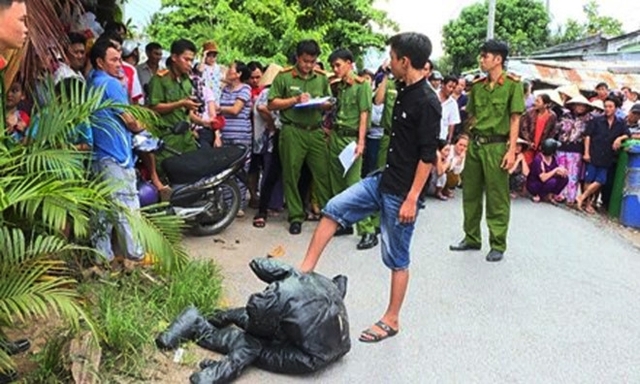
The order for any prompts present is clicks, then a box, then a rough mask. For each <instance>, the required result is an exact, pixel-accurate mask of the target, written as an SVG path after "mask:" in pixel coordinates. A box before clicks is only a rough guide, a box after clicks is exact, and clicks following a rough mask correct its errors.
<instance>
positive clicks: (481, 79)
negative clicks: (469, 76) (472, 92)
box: [471, 76, 487, 84]
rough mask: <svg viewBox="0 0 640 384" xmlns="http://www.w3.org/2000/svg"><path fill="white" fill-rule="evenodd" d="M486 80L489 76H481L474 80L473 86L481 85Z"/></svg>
mask: <svg viewBox="0 0 640 384" xmlns="http://www.w3.org/2000/svg"><path fill="white" fill-rule="evenodd" d="M485 80H487V76H480V77H478V78H477V79H475V80H473V81H472V82H471V84H476V83H479V82H482V81H485Z"/></svg>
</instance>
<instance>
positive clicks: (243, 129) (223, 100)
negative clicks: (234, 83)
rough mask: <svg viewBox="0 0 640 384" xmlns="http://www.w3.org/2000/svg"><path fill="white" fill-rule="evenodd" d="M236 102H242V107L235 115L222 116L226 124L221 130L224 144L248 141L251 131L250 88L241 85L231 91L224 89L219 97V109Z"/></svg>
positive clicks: (227, 88)
mask: <svg viewBox="0 0 640 384" xmlns="http://www.w3.org/2000/svg"><path fill="white" fill-rule="evenodd" d="M236 100H242V101H244V105H243V106H242V109H241V110H240V113H238V114H237V115H230V114H223V116H224V117H225V119H226V124H225V126H224V128H223V129H222V132H221V133H222V140H223V141H225V142H228V141H235V140H242V141H244V140H249V142H251V137H252V134H253V132H252V131H253V130H252V128H251V87H250V86H249V85H248V84H242V86H240V87H239V88H238V89H236V90H232V89H230V87H225V88H224V89H223V90H222V95H221V97H220V106H221V107H232V106H233V105H234V104H235V103H236Z"/></svg>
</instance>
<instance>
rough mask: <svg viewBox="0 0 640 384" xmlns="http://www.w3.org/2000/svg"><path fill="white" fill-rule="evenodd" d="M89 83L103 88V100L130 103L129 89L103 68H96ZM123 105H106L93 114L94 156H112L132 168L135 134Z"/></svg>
mask: <svg viewBox="0 0 640 384" xmlns="http://www.w3.org/2000/svg"><path fill="white" fill-rule="evenodd" d="M88 84H89V87H91V88H102V89H103V90H104V93H103V95H102V102H103V103H104V102H107V101H109V102H112V103H116V104H119V105H129V97H128V96H127V89H126V88H125V86H124V85H123V84H122V83H121V82H120V80H118V79H116V78H115V77H113V76H110V75H109V74H107V73H106V72H104V71H101V70H95V71H93V72H92V73H91V74H90V77H89V79H88ZM123 112H124V111H123V110H122V109H121V108H105V109H101V110H99V111H97V112H96V113H95V114H94V116H92V117H91V130H92V133H93V153H94V159H96V160H102V159H112V160H114V161H116V162H117V163H118V164H120V165H121V166H122V167H125V168H132V167H133V166H134V164H135V161H134V158H133V150H132V148H133V145H132V138H133V135H132V134H131V132H130V131H129V130H128V129H127V127H126V125H125V123H124V121H123V120H122V117H121V116H120V115H122V113H123Z"/></svg>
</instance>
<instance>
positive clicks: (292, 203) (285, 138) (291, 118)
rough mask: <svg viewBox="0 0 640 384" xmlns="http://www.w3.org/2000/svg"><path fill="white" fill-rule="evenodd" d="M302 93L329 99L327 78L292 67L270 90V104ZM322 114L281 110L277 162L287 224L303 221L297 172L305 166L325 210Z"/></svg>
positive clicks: (315, 110) (326, 175)
mask: <svg viewBox="0 0 640 384" xmlns="http://www.w3.org/2000/svg"><path fill="white" fill-rule="evenodd" d="M303 93H308V94H310V95H311V98H318V97H326V96H331V89H330V88H329V79H328V78H327V76H326V75H325V74H324V73H323V72H321V71H313V72H312V73H310V74H309V75H308V76H306V77H303V75H301V74H300V73H298V70H297V69H295V68H288V69H285V70H283V71H282V72H281V73H279V74H278V76H276V78H275V79H274V80H273V84H271V88H269V101H272V100H274V99H288V98H292V97H296V96H298V95H301V94H303ZM322 117H323V111H322V110H321V109H320V108H318V107H306V108H288V109H284V110H281V111H280V121H281V122H282V129H281V131H280V142H279V145H280V148H279V150H280V160H281V162H282V179H283V184H284V197H285V200H286V202H287V209H288V210H289V222H290V223H294V222H298V223H300V222H302V221H304V219H305V212H304V207H303V206H302V198H301V197H300V191H299V190H298V180H299V179H300V169H301V168H302V164H303V163H304V162H306V163H307V165H308V166H309V169H310V170H311V174H312V176H313V182H314V188H315V189H314V192H315V194H316V196H317V198H318V204H320V206H322V207H324V205H325V204H326V203H327V201H329V198H330V197H331V187H330V182H329V167H328V163H329V157H328V152H327V142H326V140H325V134H324V131H323V130H322V129H321V124H322Z"/></svg>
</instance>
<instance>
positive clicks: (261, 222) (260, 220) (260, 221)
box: [253, 215, 267, 228]
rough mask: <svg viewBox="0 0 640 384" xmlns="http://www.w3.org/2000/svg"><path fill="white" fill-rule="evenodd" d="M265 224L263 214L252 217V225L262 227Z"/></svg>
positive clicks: (265, 220)
mask: <svg viewBox="0 0 640 384" xmlns="http://www.w3.org/2000/svg"><path fill="white" fill-rule="evenodd" d="M266 225H267V218H266V217H265V216H264V215H256V216H255V217H254V218H253V226H254V227H256V228H264V227H265V226H266Z"/></svg>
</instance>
